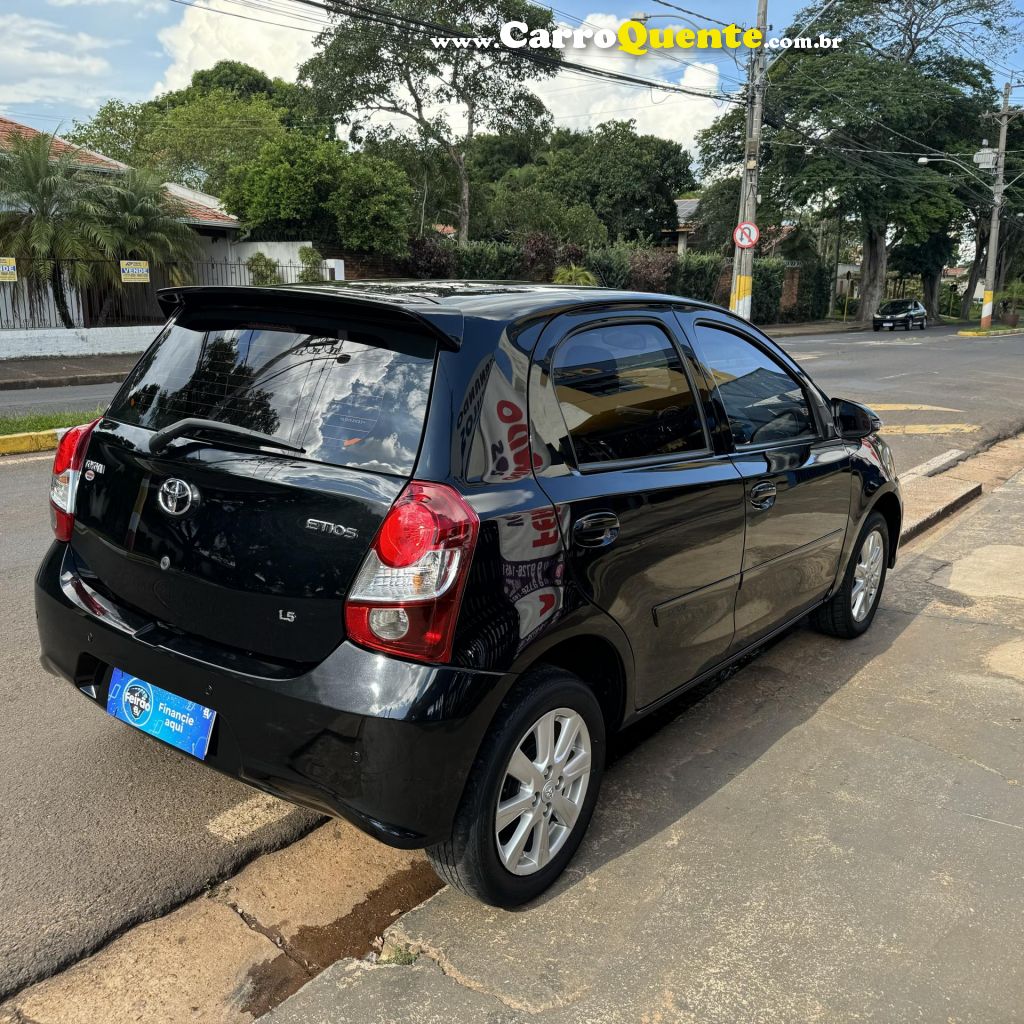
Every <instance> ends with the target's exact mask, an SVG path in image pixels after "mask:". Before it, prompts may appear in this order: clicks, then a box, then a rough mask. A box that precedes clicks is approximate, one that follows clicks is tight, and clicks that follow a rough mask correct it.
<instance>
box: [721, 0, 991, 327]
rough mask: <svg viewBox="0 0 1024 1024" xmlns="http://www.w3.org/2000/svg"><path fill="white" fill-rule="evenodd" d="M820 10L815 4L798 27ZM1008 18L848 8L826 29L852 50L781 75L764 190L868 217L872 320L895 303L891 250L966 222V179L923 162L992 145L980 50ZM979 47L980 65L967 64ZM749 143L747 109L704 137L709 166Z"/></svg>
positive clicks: (813, 54) (857, 4)
mask: <svg viewBox="0 0 1024 1024" xmlns="http://www.w3.org/2000/svg"><path fill="white" fill-rule="evenodd" d="M817 13H818V9H817V8H808V9H807V10H805V11H802V12H800V13H799V14H798V15H797V16H796V19H795V22H796V24H798V25H799V24H803V23H804V22H805V21H807V20H809V19H810V18H811V16H812V15H817ZM1007 13H1008V12H1007V5H1005V4H1003V3H1001V2H1000V0H896V2H894V3H887V4H879V3H876V2H873V0H839V2H838V3H836V4H835V5H833V6H832V7H830V8H829V10H828V11H827V12H826V14H825V15H824V16H822V17H818V19H817V20H816V21H815V30H816V31H822V32H826V33H828V34H831V35H833V36H840V37H842V39H843V44H842V46H841V47H840V48H838V49H835V50H811V51H790V52H789V53H787V54H785V55H784V56H782V57H780V58H779V60H778V62H777V64H776V65H775V67H774V69H773V71H772V75H771V85H770V87H769V89H768V92H767V100H766V110H765V131H764V136H763V149H762V155H763V174H762V183H763V188H764V189H765V190H768V191H771V190H776V191H777V192H778V193H779V194H781V195H784V196H785V198H786V200H787V201H788V203H789V204H790V205H791V207H792V208H794V209H798V208H800V207H802V206H804V205H807V204H818V205H819V206H832V207H834V206H835V205H836V204H837V202H841V205H842V208H843V209H844V210H845V211H849V212H850V213H855V214H856V216H857V217H858V219H859V222H860V226H861V233H862V246H861V302H860V306H859V313H858V315H859V316H860V317H861V318H865V319H866V318H868V317H870V316H871V314H872V312H873V311H874V308H875V307H876V306H877V304H878V303H879V302H880V300H881V299H882V297H883V295H884V288H885V277H886V270H887V264H888V253H889V246H890V245H891V244H893V243H898V242H907V243H911V244H917V243H923V242H924V241H925V240H926V239H927V238H928V237H930V236H931V235H933V234H936V233H941V232H943V231H945V232H947V233H948V231H949V230H950V229H951V228H952V227H954V226H955V223H956V221H957V218H958V217H959V216H961V214H962V206H961V204H960V203H959V201H958V200H957V197H956V195H955V191H956V189H955V183H953V182H950V181H949V180H947V179H944V178H943V177H941V176H939V175H937V174H935V173H934V172H933V171H932V170H931V169H929V168H919V167H918V166H917V162H916V161H917V156H918V155H919V154H920V153H922V152H928V151H931V152H935V151H939V152H942V151H947V150H954V151H956V150H958V149H959V150H961V151H962V148H963V147H965V146H968V147H969V145H970V144H972V143H973V144H975V145H976V143H977V142H978V141H980V136H981V133H982V131H983V128H982V122H981V120H980V118H981V114H982V113H983V112H984V111H986V110H987V109H990V108H991V105H992V102H993V92H992V89H991V80H990V76H989V71H988V69H987V67H986V65H985V63H984V60H983V58H982V57H981V56H980V54H981V53H983V52H984V47H986V46H992V45H995V44H996V41H997V37H998V35H999V32H1000V29H1001V27H1002V23H1003V21H1004V20H1005V17H1006V15H1007ZM953 26H956V28H957V31H953V30H952V27H953ZM965 43H966V44H967V45H966V46H964V44H965ZM972 47H976V49H974V50H973V52H974V53H977V54H979V56H978V57H975V58H972V57H969V56H965V52H964V51H966V53H968V54H969V53H971V52H972ZM726 135H728V139H727V141H724V137H725V136H726ZM742 135H743V120H742V111H736V112H732V113H730V114H729V115H726V116H725V117H723V118H721V119H720V120H719V122H717V123H716V124H715V125H714V126H712V128H711V129H709V130H708V131H706V132H705V133H703V136H702V139H701V152H702V156H703V158H704V159H703V162H704V166H705V169H706V170H710V171H714V172H717V173H722V172H725V173H728V172H730V171H732V170H733V169H734V168H735V166H736V163H737V161H738V160H739V158H740V156H739V154H740V152H741V150H740V148H739V145H740V141H741V139H742ZM723 143H724V144H723Z"/></svg>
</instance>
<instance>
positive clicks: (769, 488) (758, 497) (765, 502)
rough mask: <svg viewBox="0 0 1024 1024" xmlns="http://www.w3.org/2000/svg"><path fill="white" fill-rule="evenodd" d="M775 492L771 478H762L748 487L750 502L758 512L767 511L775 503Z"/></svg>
mask: <svg viewBox="0 0 1024 1024" xmlns="http://www.w3.org/2000/svg"><path fill="white" fill-rule="evenodd" d="M777 493H778V492H777V491H776V489H775V484H774V483H772V481H771V480H762V481H761V482H760V483H757V484H754V486H753V487H751V488H750V504H751V505H753V506H754V508H756V509H757V510H758V511H759V512H764V511H767V510H768V509H770V508H771V507H772V505H774V504H775V495H776V494H777Z"/></svg>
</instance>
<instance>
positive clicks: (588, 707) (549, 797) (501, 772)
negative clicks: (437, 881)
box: [427, 667, 605, 907]
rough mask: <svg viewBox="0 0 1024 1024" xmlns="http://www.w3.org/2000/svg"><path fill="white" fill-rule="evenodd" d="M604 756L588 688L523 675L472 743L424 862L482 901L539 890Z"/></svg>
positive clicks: (587, 801) (554, 871)
mask: <svg viewBox="0 0 1024 1024" xmlns="http://www.w3.org/2000/svg"><path fill="white" fill-rule="evenodd" d="M604 759H605V725H604V716H603V714H602V712H601V706H600V705H599V704H598V702H597V698H596V697H595V696H594V692H593V691H592V690H591V689H590V687H588V686H587V685H586V684H585V683H583V682H582V681H581V680H580V679H578V678H577V677H576V676H574V675H572V674H571V673H569V672H565V671H563V670H562V669H556V668H551V667H543V668H540V669H536V670H534V671H533V672H531V673H529V675H528V676H526V677H524V679H523V680H522V682H521V683H520V685H519V686H517V687H516V688H515V689H514V690H513V691H512V693H511V694H510V695H509V696H508V697H507V698H506V699H505V701H504V702H503V703H502V706H501V709H500V710H499V712H498V715H497V717H496V718H495V721H494V724H493V725H492V727H491V730H490V732H489V733H488V735H487V737H486V738H485V740H484V742H483V744H482V746H481V750H480V754H479V755H478V757H477V760H476V763H475V765H474V766H473V769H472V772H471V773H470V776H469V779H468V780H467V782H466V789H465V792H464V793H463V796H462V801H461V803H460V804H459V809H458V811H457V812H456V816H455V825H454V828H453V830H452V836H451V839H449V840H448V841H447V842H445V843H439V844H438V845H436V846H432V847H430V848H429V849H428V850H427V856H428V858H429V859H430V863H431V865H432V866H433V868H434V870H435V871H436V872H437V873H438V875H439V876H440V877H441V879H442V880H443V881H445V882H447V883H448V884H449V885H452V886H454V887H455V888H456V889H459V890H461V891H462V892H464V893H466V894H467V895H468V896H473V897H475V898H476V899H478V900H482V901H483V902H484V903H489V904H491V905H492V906H497V907H515V906H519V905H520V904H522V903H526V902H527V901H528V900H531V899H533V898H534V897H535V896H538V895H540V893H542V892H543V891H544V890H545V889H547V887H548V886H549V885H551V883H552V882H553V881H554V880H555V879H556V878H557V877H558V876H559V875H560V874H561V873H562V871H563V869H564V868H565V866H566V865H567V864H568V863H569V861H570V860H571V859H572V856H573V854H574V853H575V852H576V849H577V847H578V846H579V844H580V842H581V840H582V839H583V835H584V833H585V832H586V830H587V826H588V825H589V824H590V818H591V816H592V814H593V812H594V805H595V804H596V802H597V795H598V792H599V790H600V787H601V777H602V775H603V771H604Z"/></svg>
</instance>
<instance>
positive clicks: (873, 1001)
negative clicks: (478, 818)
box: [264, 474, 1024, 1024]
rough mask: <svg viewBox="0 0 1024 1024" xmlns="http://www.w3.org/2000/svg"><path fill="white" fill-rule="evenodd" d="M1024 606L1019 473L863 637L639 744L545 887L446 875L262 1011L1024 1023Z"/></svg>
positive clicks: (761, 672) (972, 511)
mask: <svg viewBox="0 0 1024 1024" xmlns="http://www.w3.org/2000/svg"><path fill="white" fill-rule="evenodd" d="M1022 623H1024V474H1018V475H1017V476H1016V477H1014V478H1012V479H1011V480H1009V481H1008V482H1007V483H1006V484H1005V485H1003V486H1002V487H1000V488H998V489H996V490H994V491H993V492H991V493H990V494H988V495H986V496H985V497H984V498H982V499H981V500H979V501H978V502H976V503H975V504H974V505H973V506H971V507H970V508H968V509H967V510H966V511H965V512H964V513H963V514H962V515H961V516H960V517H958V518H957V519H956V520H955V521H954V522H953V523H952V524H950V525H949V526H946V527H944V528H941V529H940V530H938V531H935V532H933V533H930V534H929V535H928V536H927V537H926V538H923V539H922V540H921V541H919V542H918V543H917V544H916V545H915V546H913V547H912V548H911V549H909V550H907V551H905V552H903V554H902V556H901V559H900V564H899V567H898V568H897V570H896V572H895V573H894V574H893V575H892V576H891V577H890V580H889V584H888V587H887V591H886V594H885V597H884V600H883V607H882V608H881V610H880V612H879V615H878V618H877V620H876V622H875V625H874V627H873V629H872V630H871V631H870V633H869V634H867V635H866V636H865V637H863V638H861V639H860V640H857V641H853V642H843V641H839V640H831V639H828V638H825V637H821V636H818V635H816V634H814V633H811V632H809V631H807V630H797V631H795V632H793V633H791V634H790V635H789V636H787V637H785V638H784V639H782V640H781V641H780V642H778V643H776V644H775V645H774V646H773V647H771V648H770V649H769V650H767V651H765V652H764V653H763V654H762V655H761V656H760V657H759V658H757V659H755V660H754V661H752V662H751V663H750V664H749V665H747V666H746V667H745V668H744V669H742V670H741V671H739V672H738V673H736V674H735V675H734V676H733V677H732V678H731V679H729V680H727V681H726V682H724V683H721V684H720V685H719V686H718V687H717V688H708V689H706V690H704V691H703V692H701V693H699V694H695V695H692V696H690V697H688V698H685V699H684V700H683V701H682V702H680V703H679V704H677V706H676V707H675V708H673V709H672V710H671V711H670V712H668V713H666V714H665V715H662V716H660V719H659V721H658V722H654V723H648V724H647V725H645V726H643V727H641V728H640V729H639V730H635V731H634V733H633V734H632V735H631V736H627V737H626V738H625V740H624V741H623V742H621V743H620V744H619V749H618V756H617V760H616V761H615V763H614V764H613V765H612V766H611V767H610V769H609V772H608V775H607V778H606V782H605V787H604V791H603V793H602V796H601V802H600V804H599V807H598V811H597V815H596V817H595V819H594V822H593V826H592V828H591V832H590V835H589V837H588V838H587V840H586V841H585V842H584V844H583V847H582V848H581V850H580V853H579V855H578V856H577V858H576V860H575V861H574V863H573V864H572V865H571V866H570V869H569V871H568V873H567V875H566V876H565V877H564V878H563V879H562V880H561V881H560V883H559V884H558V885H556V887H555V888H554V890H553V891H551V892H550V893H549V894H548V895H547V896H546V897H544V898H542V899H541V900H539V901H538V902H537V903H536V904H534V905H532V906H530V907H529V908H527V909H524V910H521V911H519V912H515V913H508V912H504V911H498V910H494V909H491V908H487V907H483V906H480V905H478V904H476V903H474V902H472V901H470V900H468V899H466V898H464V897H462V896H460V895H459V894H458V893H456V892H453V891H451V890H447V889H446V890H442V891H441V892H440V893H438V894H437V895H436V896H435V897H433V898H432V899H430V900H429V901H428V902H427V903H425V904H423V905H422V906H420V907H419V908H417V909H416V910H414V911H412V912H411V913H409V914H406V915H405V916H404V917H402V918H400V919H399V920H398V921H397V922H396V923H395V924H394V925H393V926H392V927H391V928H390V929H389V930H388V932H387V933H386V947H385V952H386V953H387V952H388V951H392V952H394V951H396V950H397V951H405V955H403V956H399V958H398V961H397V962H393V963H390V964H383V963H382V964H369V963H366V962H362V961H353V960H344V961H340V962H339V963H337V964H336V965H335V966H333V967H331V968H329V969H328V970H327V971H326V972H324V973H323V974H322V975H320V976H319V977H318V978H316V979H315V980H314V981H312V982H311V983H309V984H308V985H307V986H306V987H305V988H304V989H302V990H301V991H300V992H299V993H298V994H296V995H295V996H293V997H292V998H291V999H289V1000H288V1001H287V1002H285V1003H283V1004H282V1005H281V1006H280V1007H279V1008H278V1009H277V1010H275V1011H274V1012H272V1013H271V1014H270V1015H269V1016H268V1017H267V1018H264V1020H266V1021H267V1022H269V1024H321V1022H323V1024H326V1022H331V1024H346V1022H352V1024H355V1022H358V1024H370V1022H379V1024H385V1022H387V1024H391V1022H394V1021H409V1022H419V1024H427V1022H439V1024H441V1022H443V1024H457V1022H469V1021H473V1022H476V1021H489V1022H492V1024H498V1022H501V1024H513V1022H525V1021H533V1020H536V1019H543V1020H544V1021H545V1022H552V1024H576V1022H580V1021H587V1022H608V1024H611V1022H631V1024H636V1022H646V1024H658V1022H665V1024H668V1022H677V1021H678V1022H692V1024H697V1022H700V1024H739V1022H742V1024H754V1022H765V1024H768V1022H771V1024H787V1022H792V1024H807V1022H808V1021H829V1022H834V1021H841V1022H853V1021H878V1022H882V1024H895V1022H902V1021H928V1022H932V1021H943V1022H947V1021H956V1022H957V1024H967V1022H978V1024H1000V1022H1011V1021H1021V1020H1024V958H1022V957H1021V955H1020V950H1021V948H1022V947H1024V893H1022V888H1021V873H1022V868H1021V865H1022V862H1024V861H1022V858H1024V789H1022V785H1021V784H1022V781H1024V742H1022V740H1024V726H1022V720H1024V627H1022ZM413 956H414V957H415V959H414V960H413V962H411V963H409V962H408V961H409V960H412V958H413ZM403 961H404V962H403Z"/></svg>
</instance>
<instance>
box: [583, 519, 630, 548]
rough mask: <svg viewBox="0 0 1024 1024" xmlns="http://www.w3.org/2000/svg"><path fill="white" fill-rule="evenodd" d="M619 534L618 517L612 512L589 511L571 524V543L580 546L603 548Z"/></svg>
mask: <svg viewBox="0 0 1024 1024" xmlns="http://www.w3.org/2000/svg"><path fill="white" fill-rule="evenodd" d="M618 535H619V517H618V516H617V515H616V514H615V513H614V512H591V513H590V514H589V515H586V516H582V517H581V518H579V519H577V520H576V522H575V523H573V525H572V540H573V543H574V544H576V545H577V546H578V547H581V548H603V547H606V546H607V545H608V544H611V543H613V542H614V541H615V538H616V537H618Z"/></svg>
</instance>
